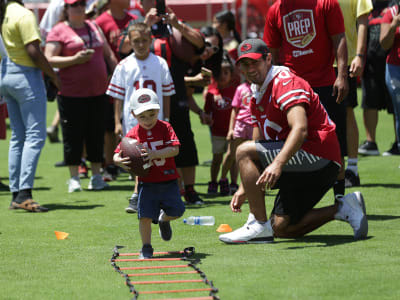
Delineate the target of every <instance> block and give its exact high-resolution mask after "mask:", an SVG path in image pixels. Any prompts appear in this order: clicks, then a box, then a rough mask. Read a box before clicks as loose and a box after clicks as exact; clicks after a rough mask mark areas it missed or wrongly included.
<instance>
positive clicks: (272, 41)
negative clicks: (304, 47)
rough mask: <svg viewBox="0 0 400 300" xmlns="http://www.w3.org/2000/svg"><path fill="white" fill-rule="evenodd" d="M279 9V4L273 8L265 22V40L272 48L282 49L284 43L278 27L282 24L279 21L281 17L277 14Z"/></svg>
mask: <svg viewBox="0 0 400 300" xmlns="http://www.w3.org/2000/svg"><path fill="white" fill-rule="evenodd" d="M277 7H278V5H277V3H275V4H274V5H272V6H271V8H270V9H269V10H268V13H267V18H266V20H265V26H264V35H263V39H264V42H265V43H266V44H267V46H268V47H270V48H280V47H281V43H282V42H281V41H282V37H281V33H280V32H279V28H278V27H277V26H276V24H278V22H280V20H278V19H277V18H278V15H279V14H278V13H277Z"/></svg>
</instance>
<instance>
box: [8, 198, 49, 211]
mask: <svg viewBox="0 0 400 300" xmlns="http://www.w3.org/2000/svg"><path fill="white" fill-rule="evenodd" d="M18 208H22V209H25V210H27V211H30V212H47V211H48V210H49V209H48V208H46V207H44V206H40V205H39V203H37V202H35V201H33V200H32V199H27V200H25V201H24V202H22V203H18V202H15V201H13V202H11V205H10V209H18Z"/></svg>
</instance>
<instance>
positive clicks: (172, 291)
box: [139, 288, 213, 295]
mask: <svg viewBox="0 0 400 300" xmlns="http://www.w3.org/2000/svg"><path fill="white" fill-rule="evenodd" d="M212 290H213V289H212V288H203V289H184V290H165V291H143V292H139V295H140V294H167V293H189V292H203V291H212Z"/></svg>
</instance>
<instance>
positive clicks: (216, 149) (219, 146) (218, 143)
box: [211, 135, 228, 154]
mask: <svg viewBox="0 0 400 300" xmlns="http://www.w3.org/2000/svg"><path fill="white" fill-rule="evenodd" d="M211 143H212V153H213V154H221V153H225V152H226V150H228V141H227V140H226V137H225V136H216V135H213V136H211Z"/></svg>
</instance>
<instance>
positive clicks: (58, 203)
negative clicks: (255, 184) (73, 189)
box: [0, 100, 400, 300]
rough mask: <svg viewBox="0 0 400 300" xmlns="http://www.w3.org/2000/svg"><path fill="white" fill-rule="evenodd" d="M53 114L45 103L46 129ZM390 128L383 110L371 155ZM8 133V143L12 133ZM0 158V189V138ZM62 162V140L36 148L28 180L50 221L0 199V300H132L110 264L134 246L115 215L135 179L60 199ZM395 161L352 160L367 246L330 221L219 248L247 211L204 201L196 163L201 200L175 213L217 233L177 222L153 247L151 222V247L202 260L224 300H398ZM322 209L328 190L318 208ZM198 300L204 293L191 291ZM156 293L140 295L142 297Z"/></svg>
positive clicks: (205, 174)
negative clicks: (291, 234) (226, 230)
mask: <svg viewBox="0 0 400 300" xmlns="http://www.w3.org/2000/svg"><path fill="white" fill-rule="evenodd" d="M200 101H201V100H200ZM55 106H56V104H55V103H49V105H48V121H49V123H50V120H51V118H52V115H53V112H54V109H55ZM361 113H362V112H361V109H360V108H358V109H357V110H356V114H357V119H358V125H359V129H360V142H361V141H362V140H363V139H364V137H365V134H364V126H363V123H362V118H361ZM191 117H192V127H193V129H194V132H195V137H196V142H197V147H198V151H199V159H200V162H201V163H203V162H204V161H207V160H210V159H211V151H210V149H211V146H210V138H209V131H208V128H207V127H205V126H202V125H200V123H199V120H198V117H197V116H195V115H192V116H191ZM393 132H394V131H393V123H392V117H391V116H390V115H388V114H386V113H385V112H381V113H380V120H379V125H378V132H377V140H378V146H379V148H380V151H381V152H383V151H385V150H387V149H389V148H390V146H391V143H392V142H393V136H394V133H393ZM7 135H8V138H9V137H10V132H8V133H7ZM0 153H1V161H0V164H1V165H0V176H1V179H2V181H3V182H4V183H8V178H7V176H8V175H7V174H8V172H7V156H8V155H7V153H8V142H7V141H0ZM61 158H62V144H50V143H48V142H46V145H45V147H44V149H43V152H42V155H41V158H40V161H39V166H38V170H37V173H36V180H35V189H34V198H35V199H36V200H37V201H39V202H40V204H42V205H44V206H46V207H48V208H50V209H51V210H50V211H49V212H48V213H45V214H34V213H27V212H24V211H21V210H18V211H10V210H8V205H9V203H10V200H11V195H10V193H8V192H0V201H1V202H0V204H1V206H0V253H1V258H0V261H1V267H0V299H130V298H132V295H130V294H129V290H128V288H127V287H126V286H125V284H124V280H123V278H121V277H120V276H119V275H118V273H116V272H115V271H114V270H113V269H112V267H111V266H110V262H109V259H110V257H111V254H112V249H113V247H114V246H115V245H124V246H126V248H124V249H123V250H121V252H137V251H139V249H140V248H141V241H140V237H139V232H138V220H137V217H136V214H133V215H132V214H127V213H125V211H124V208H125V207H126V205H127V204H128V200H127V199H128V197H129V196H130V194H131V191H132V188H133V182H132V181H129V180H128V176H127V175H126V174H122V175H121V176H120V177H119V179H118V181H115V182H111V184H110V185H111V187H110V189H109V190H107V191H101V192H90V191H88V190H87V189H86V188H87V184H88V182H89V180H88V179H84V180H83V181H82V187H83V188H84V191H83V192H81V193H74V194H68V192H67V184H66V181H67V180H68V177H69V176H68V171H67V168H55V167H54V163H55V162H57V161H59V160H61ZM399 165H400V157H399V156H397V157H382V156H380V157H360V160H359V171H360V175H361V184H362V186H361V187H360V188H359V189H358V190H360V191H362V193H363V195H364V198H365V201H366V206H367V214H368V220H369V236H368V239H366V240H363V241H358V242H354V241H353V237H352V235H353V232H352V229H351V227H350V226H349V225H348V224H347V223H343V222H338V221H334V222H330V223H329V224H327V225H326V226H323V227H322V228H320V229H319V230H317V231H315V232H313V233H312V234H309V235H308V236H306V237H304V238H300V239H296V240H290V239H288V240H286V239H276V240H275V243H273V244H264V245H225V244H223V243H221V242H220V241H219V240H218V235H219V233H218V232H216V229H217V226H218V225H219V224H221V223H228V224H229V225H230V226H231V227H232V228H234V229H235V228H238V227H239V226H241V225H242V224H243V223H244V222H245V220H246V219H247V213H248V206H247V205H244V212H243V213H242V214H234V213H232V212H231V211H230V209H229V207H228V204H229V201H230V197H215V198H207V196H206V195H205V194H206V192H207V182H208V181H209V167H208V166H205V165H203V164H202V165H200V166H199V167H198V168H197V185H196V189H197V190H198V191H199V192H200V193H201V194H203V196H204V199H205V200H206V205H204V206H203V207H188V208H187V210H186V212H185V215H184V217H187V216H190V215H213V216H215V218H216V225H215V226H189V225H185V224H183V222H182V219H179V220H177V221H175V222H174V223H173V224H172V226H173V230H174V234H173V239H172V240H171V241H170V242H164V241H162V240H161V238H160V237H159V235H158V227H156V226H154V227H153V241H152V243H153V247H154V248H155V251H172V250H183V248H185V247H188V246H194V247H195V248H196V257H198V258H201V259H202V264H201V265H199V267H200V269H201V270H203V271H204V272H205V273H206V275H207V277H208V278H209V279H210V280H213V282H214V285H215V286H216V287H217V288H219V293H218V295H219V296H220V297H221V299H224V300H225V299H226V300H227V299H363V300H365V299H400V289H399V282H400V250H399V236H400V209H399V207H400V204H399V203H400V202H399V201H400V169H399ZM354 190H355V189H348V192H351V191H354ZM332 201H333V193H332V192H331V191H330V192H329V193H328V194H326V195H325V197H324V198H323V200H322V201H321V203H320V206H324V205H329V204H331V203H332ZM266 203H267V208H268V211H269V210H270V209H271V208H272V203H273V195H268V196H267V197H266ZM55 230H59V231H65V232H68V233H69V237H68V238H67V239H66V240H56V238H55V235H54V231H55ZM121 265H122V264H121ZM125 265H128V264H127V263H126V264H125ZM129 265H131V266H132V265H134V263H131V264H129ZM173 278H174V277H171V278H169V277H168V279H173ZM187 278H189V276H188V277H187ZM190 278H193V276H191V277H190ZM157 279H159V278H157ZM140 280H151V279H149V278H145V279H140ZM199 287H206V286H205V285H204V284H199V283H192V284H186V285H182V284H181V285H177V284H175V285H170V286H167V285H163V286H162V287H160V286H158V287H154V286H137V289H138V290H139V291H141V290H142V291H144V290H151V289H153V288H159V289H176V288H199ZM201 295H206V293H204V292H203V293H197V294H196V293H194V294H193V296H201ZM168 296H169V297H172V298H173V297H183V296H184V295H180V296H176V295H173V294H172V295H168ZM163 297H166V296H163V295H161V296H160V295H158V296H153V297H150V296H148V295H143V296H140V299H156V298H163Z"/></svg>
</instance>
